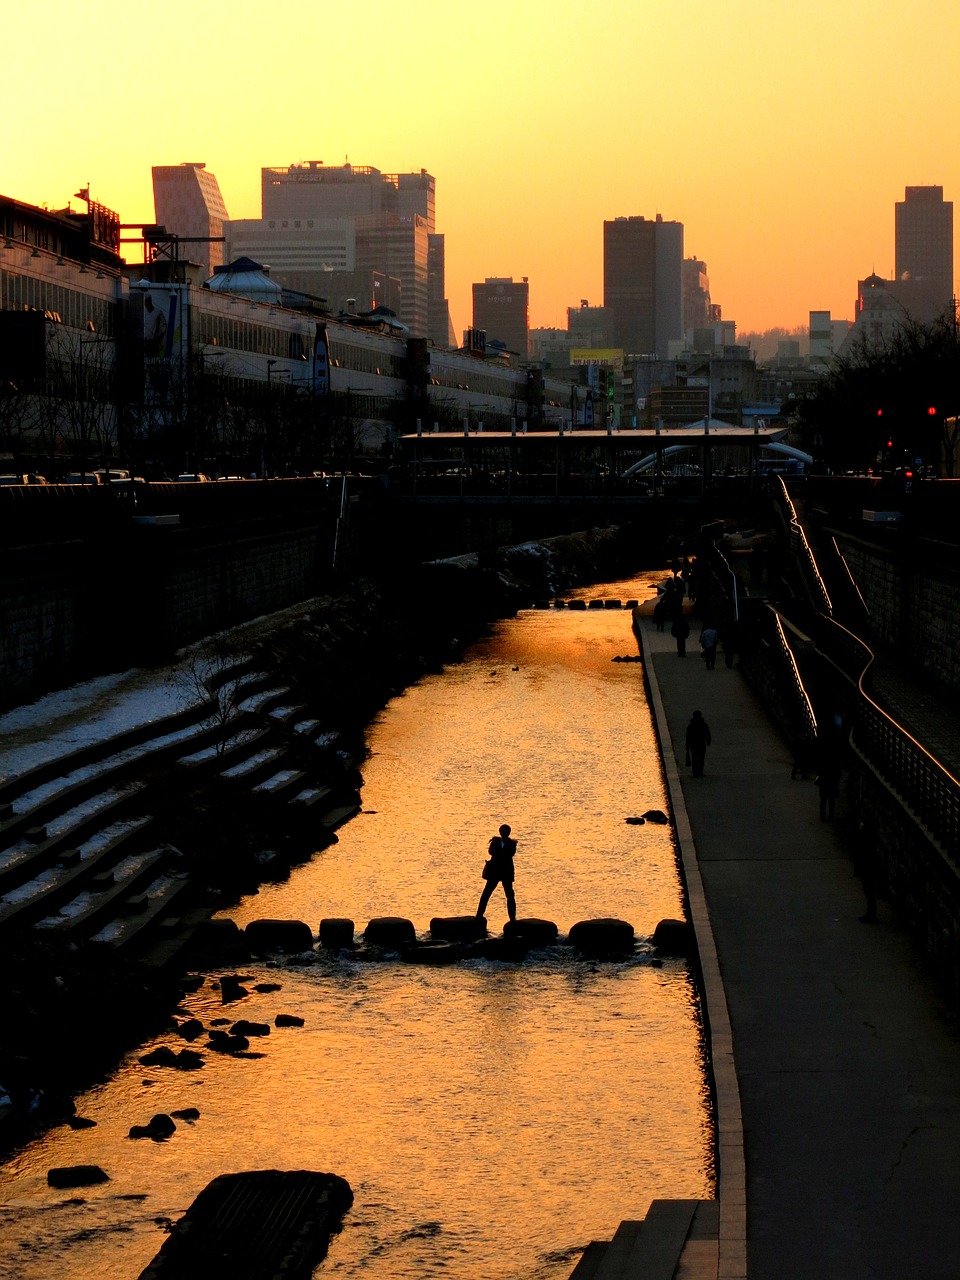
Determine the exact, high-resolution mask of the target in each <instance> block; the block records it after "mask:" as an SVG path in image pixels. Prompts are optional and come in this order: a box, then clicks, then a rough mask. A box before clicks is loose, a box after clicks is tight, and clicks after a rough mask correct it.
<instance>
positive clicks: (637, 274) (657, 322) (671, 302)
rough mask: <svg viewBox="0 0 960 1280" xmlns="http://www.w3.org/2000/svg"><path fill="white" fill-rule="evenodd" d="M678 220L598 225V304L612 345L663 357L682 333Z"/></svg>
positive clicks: (632, 220)
mask: <svg viewBox="0 0 960 1280" xmlns="http://www.w3.org/2000/svg"><path fill="white" fill-rule="evenodd" d="M682 263H683V223H682V222H664V220H663V218H662V217H661V216H660V214H657V217H656V219H655V220H654V221H648V220H647V219H646V218H643V217H629V218H616V219H614V220H613V221H612V222H604V224H603V305H604V307H605V308H606V309H607V310H608V311H609V312H610V313H611V316H612V321H613V341H614V345H615V346H618V347H623V348H624V350H625V351H627V352H629V353H630V354H631V355H647V354H656V355H658V356H661V357H666V356H667V355H668V349H669V344H670V342H671V341H676V340H678V339H680V338H682V336H683V270H682Z"/></svg>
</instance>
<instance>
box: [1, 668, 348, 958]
mask: <svg viewBox="0 0 960 1280" xmlns="http://www.w3.org/2000/svg"><path fill="white" fill-rule="evenodd" d="M231 678H233V676H232V675H231V674H230V673H228V674H227V676H226V677H225V679H226V680H229V679H231ZM289 698H290V694H289V690H287V689H286V688H283V687H278V686H277V685H276V683H275V681H271V680H269V679H267V678H266V677H262V678H257V679H251V680H247V681H246V682H245V683H244V684H242V685H241V686H240V688H239V689H238V690H234V691H233V692H232V694H231V702H232V704H233V705H234V707H235V708H236V709H235V710H234V711H233V713H232V714H231V716H230V717H229V718H228V719H227V720H226V721H224V720H221V719H219V718H218V717H217V714H216V707H217V705H218V704H217V702H216V700H215V699H211V700H210V701H209V702H207V703H201V704H198V706H195V707H192V708H189V709H188V710H187V711H186V712H184V713H178V714H177V715H176V716H173V717H165V718H164V719H163V720H160V721H157V722H156V723H155V725H153V726H152V727H151V726H148V725H142V726H138V727H137V728H136V729H134V730H130V731H125V732H122V733H120V734H117V735H116V736H115V737H114V738H111V739H109V740H105V741H103V742H99V743H96V744H93V745H91V746H90V747H87V748H84V749H82V750H81V751H78V752H74V753H72V754H70V755H68V756H65V757H63V758H61V759H60V760H59V761H48V762H45V763H44V764H43V765H41V766H37V767H36V768H35V769H33V770H30V771H28V772H27V773H25V774H23V775H21V776H20V777H19V778H16V779H10V780H7V781H6V782H5V783H4V785H3V788H2V793H3V797H4V798H3V799H2V803H0V850H5V851H6V852H5V853H0V896H6V897H7V898H8V901H6V902H0V935H2V934H5V933H7V932H10V931H17V930H26V929H36V930H37V932H38V933H43V932H46V933H50V934H53V935H55V936H58V937H61V938H70V939H71V940H74V939H76V940H80V939H84V938H87V939H96V940H98V941H99V942H100V943H102V944H103V945H105V946H110V947H111V948H113V949H115V950H122V951H124V952H126V951H130V952H131V953H134V952H138V953H140V952H142V953H145V954H151V955H154V956H162V955H165V954H166V955H170V956H172V955H173V954H175V953H176V952H177V951H178V950H179V947H180V943H179V941H175V940H174V935H175V933H176V931H177V930H178V929H179V930H183V931H185V935H186V937H189V933H190V932H191V930H192V927H193V926H191V925H190V924H189V922H188V917H189V916H190V913H191V911H193V910H194V909H195V908H196V901H195V896H196V894H197V893H198V889H197V886H196V884H194V883H192V882H191V881H190V878H189V876H185V877H183V878H180V877H178V876H177V875H176V874H175V871H174V870H173V868H172V867H171V866H170V862H171V857H172V856H173V855H172V854H171V852H170V851H167V850H163V849H159V848H154V849H152V850H151V849H150V840H151V827H152V822H151V817H150V815H149V814H145V813H143V811H142V810H143V803H144V796H145V795H146V794H147V793H146V792H145V791H144V783H145V781H146V780H147V779H148V778H149V776H150V775H151V774H152V773H155V772H156V771H157V770H158V769H162V768H164V767H167V768H169V767H170V766H171V765H173V764H175V763H176V764H178V765H180V766H182V767H183V768H185V769H188V770H191V771H195V772H196V773H198V774H201V775H204V776H214V775H217V774H219V775H220V776H226V777H228V778H233V779H234V780H235V781H236V782H237V783H238V784H239V785H242V786H244V787H247V788H249V789H250V790H251V791H257V792H259V793H260V794H262V795H264V796H267V797H269V798H270V799H271V800H276V801H277V802H278V803H284V804H289V806H290V810H289V811H290V813H291V815H295V816H294V821H296V822H303V821H304V820H305V815H306V813H307V812H309V813H311V818H310V821H311V823H314V822H315V823H316V826H317V828H318V829H320V828H322V829H325V830H326V831H327V832H329V833H332V832H333V831H334V830H335V829H336V827H338V826H340V825H341V824H342V823H343V822H346V821H347V820H348V819H349V818H351V817H352V816H353V815H354V814H355V813H356V812H357V811H358V809H359V807H360V796H359V793H358V792H357V790H356V789H355V787H356V785H358V784H359V775H358V774H357V773H356V765H355V763H353V762H352V761H347V760H346V759H344V760H343V761H342V762H339V761H337V760H336V759H335V757H333V756H331V755H329V754H328V753H327V746H326V744H325V743H323V744H317V743H316V741H315V740H316V739H317V737H318V735H319V733H320V729H321V722H320V721H319V720H317V719H314V718H312V717H310V716H309V714H308V712H307V711H306V710H305V708H303V707H302V706H298V705H287V704H288V703H289ZM211 720H212V722H211ZM151 735H154V736H151ZM165 737H166V738H169V741H158V739H163V738H165ZM118 757H119V758H118ZM341 763H342V774H341ZM331 765H332V772H333V776H332V778H331V777H330V776H328V767H329V766H331ZM321 774H322V775H323V777H322V778H321V777H320V775H321ZM58 780H59V783H60V785H56V786H51V785H50V784H54V783H58ZM34 794H36V803H30V800H31V797H32V796H34ZM17 800H20V801H21V806H22V807H21V811H20V812H12V811H11V808H10V806H11V805H13V806H14V807H17V806H16V801H17ZM101 801H102V802H101ZM138 806H139V807H140V811H139V813H138ZM314 811H315V812H316V818H315V819H314V818H313V817H312V813H313V812H314ZM114 826H118V827H122V828H123V829H120V830H118V831H117V834H116V835H114V836H111V838H109V839H107V840H105V841H103V839H102V836H103V833H104V832H109V831H110V829H111V828H112V827H114ZM98 837H100V838H101V841H102V843H101V844H100V846H98V847H97V848H96V849H95V850H93V851H91V850H90V849H89V848H88V847H86V846H89V845H90V844H91V843H93V842H96V840H97V838H98ZM329 838H330V839H334V838H335V837H334V836H333V835H332V834H330V836H329ZM153 839H154V840H155V839H156V837H155V835H154V836H153ZM33 882H36V884H35V888H32V883H33ZM191 888H192V892H193V895H194V898H193V900H191V892H190V891H191ZM181 903H185V904H186V905H185V906H184V907H181V905H180V904H181ZM211 910H212V909H211ZM209 914H210V912H209V911H207V912H206V913H204V912H203V910H202V909H201V917H202V918H206V917H207V916H209Z"/></svg>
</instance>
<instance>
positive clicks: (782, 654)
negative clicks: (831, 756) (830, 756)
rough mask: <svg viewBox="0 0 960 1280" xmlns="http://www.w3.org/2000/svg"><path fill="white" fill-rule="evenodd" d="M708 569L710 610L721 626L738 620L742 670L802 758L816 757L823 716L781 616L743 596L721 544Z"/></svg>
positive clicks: (713, 547) (714, 550)
mask: <svg viewBox="0 0 960 1280" xmlns="http://www.w3.org/2000/svg"><path fill="white" fill-rule="evenodd" d="M708 570H709V575H710V579H711V581H710V584H709V603H708V608H709V609H710V611H711V614H712V616H713V617H715V618H718V619H720V621H721V624H723V623H724V622H727V623H728V624H729V621H730V620H734V621H735V622H736V624H737V634H738V636H739V648H740V667H741V670H742V671H743V672H744V675H745V676H746V677H747V679H748V680H749V681H750V683H751V684H752V685H753V686H754V688H755V689H757V690H758V692H759V693H760V694H761V696H762V698H763V700H764V702H765V703H766V705H767V707H768V708H769V710H770V711H771V712H772V714H773V716H774V718H775V719H776V721H777V723H778V724H779V726H780V728H781V730H782V732H783V734H784V736H785V737H786V739H787V741H788V742H789V743H790V746H791V748H792V749H793V751H794V752H795V753H796V755H797V758H798V759H799V758H803V757H805V756H807V755H812V753H813V749H814V745H815V743H816V738H817V719H816V716H815V714H814V710H813V705H812V703H811V701H810V698H809V696H808V694H807V690H806V687H805V685H804V683H803V678H802V676H801V675H800V670H799V668H798V666H797V663H796V660H795V659H794V656H793V651H792V649H791V648H790V645H789V642H788V641H787V637H786V633H785V631H784V629H783V623H782V622H781V620H780V615H779V614H778V613H777V612H776V610H775V609H772V608H770V607H769V606H767V605H764V606H763V607H762V608H758V607H757V605H758V604H759V602H757V601H750V600H749V599H748V600H746V601H741V600H740V599H739V596H738V582H737V575H736V574H735V573H734V571H733V569H732V568H731V566H730V563H729V561H728V560H727V558H726V556H725V555H724V554H723V552H722V551H720V550H719V548H718V547H717V546H716V544H711V545H710V550H709V553H708ZM699 598H700V597H699V596H698V600H699ZM720 601H722V604H721V603H720ZM721 632H722V625H721Z"/></svg>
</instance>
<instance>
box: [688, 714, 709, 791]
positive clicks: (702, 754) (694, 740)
mask: <svg viewBox="0 0 960 1280" xmlns="http://www.w3.org/2000/svg"><path fill="white" fill-rule="evenodd" d="M709 745H710V726H709V725H708V724H707V722H706V720H704V718H703V714H702V713H701V712H699V711H695V712H694V713H693V715H692V716H691V717H690V723H689V724H688V725H687V737H686V746H687V764H689V765H692V766H693V776H694V777H695V778H702V777H703V764H704V761H705V760H706V756H707V747H709Z"/></svg>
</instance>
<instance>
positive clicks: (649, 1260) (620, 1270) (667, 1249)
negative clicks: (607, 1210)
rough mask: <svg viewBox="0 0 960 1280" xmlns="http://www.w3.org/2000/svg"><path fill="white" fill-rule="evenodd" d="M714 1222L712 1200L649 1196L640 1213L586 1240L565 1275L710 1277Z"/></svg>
mask: <svg viewBox="0 0 960 1280" xmlns="http://www.w3.org/2000/svg"><path fill="white" fill-rule="evenodd" d="M719 1224H720V1215H719V1205H718V1204H717V1202H716V1201H715V1200H654V1201H653V1203H652V1204H651V1205H650V1208H649V1209H648V1211H647V1216H646V1218H643V1219H641V1220H636V1219H628V1220H625V1221H624V1222H621V1224H620V1226H619V1227H618V1228H617V1231H616V1234H615V1235H614V1237H613V1239H612V1240H610V1241H608V1242H603V1241H592V1242H591V1243H590V1244H589V1245H588V1246H587V1248H586V1249H585V1250H584V1253H583V1256H582V1257H581V1258H580V1261H579V1262H578V1263H577V1265H576V1267H574V1269H573V1271H572V1272H571V1274H570V1280H708V1278H710V1277H712V1280H716V1276H717V1272H718V1267H719Z"/></svg>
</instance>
